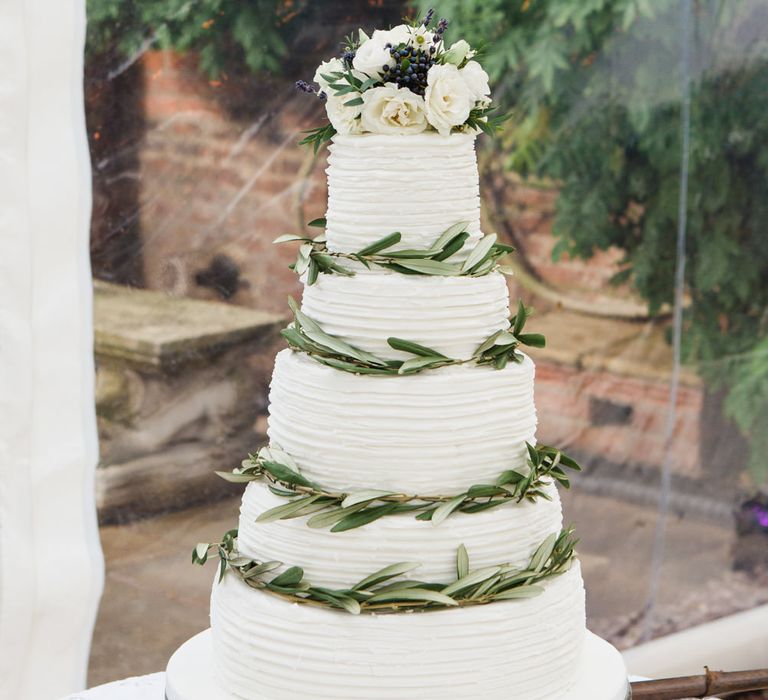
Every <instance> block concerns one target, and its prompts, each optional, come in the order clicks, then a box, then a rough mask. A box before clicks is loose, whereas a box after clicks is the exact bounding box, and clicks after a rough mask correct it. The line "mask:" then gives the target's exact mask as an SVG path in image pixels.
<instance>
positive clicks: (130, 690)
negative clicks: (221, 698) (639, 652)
mask: <svg viewBox="0 0 768 700" xmlns="http://www.w3.org/2000/svg"><path fill="white" fill-rule="evenodd" d="M631 680H640V679H639V678H632V679H631ZM62 700H165V673H153V674H151V675H149V676H138V677H136V678H126V679H125V680H122V681H115V682H114V683H107V684H106V685H100V686H98V687H97V688H91V689H90V690H85V691H83V692H82V693H75V694H74V695H68V696H67V697H66V698H62Z"/></svg>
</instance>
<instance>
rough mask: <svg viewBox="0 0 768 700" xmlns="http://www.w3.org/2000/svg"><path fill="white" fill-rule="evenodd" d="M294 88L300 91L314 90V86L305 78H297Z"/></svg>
mask: <svg viewBox="0 0 768 700" xmlns="http://www.w3.org/2000/svg"><path fill="white" fill-rule="evenodd" d="M296 89H297V90H299V91H300V92H312V93H313V92H316V90H315V88H314V86H312V85H310V84H309V83H308V82H307V81H306V80H297V81H296Z"/></svg>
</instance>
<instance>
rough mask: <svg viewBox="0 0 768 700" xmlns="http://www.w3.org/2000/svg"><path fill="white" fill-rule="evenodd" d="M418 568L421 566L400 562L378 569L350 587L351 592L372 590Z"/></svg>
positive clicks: (416, 563)
mask: <svg viewBox="0 0 768 700" xmlns="http://www.w3.org/2000/svg"><path fill="white" fill-rule="evenodd" d="M419 566H421V564H419V563H418V562H412V561H401V562H399V563H397V564H390V565H389V566H385V567H384V568H383V569H379V570H378V571H377V572H376V573H373V574H371V575H370V576H366V577H365V578H364V579H363V580H362V581H360V582H359V583H357V584H355V585H354V586H353V587H352V590H354V591H359V590H365V589H369V588H373V587H374V586H378V585H379V584H380V583H384V581H389V580H390V579H393V578H395V577H396V576H402V575H403V574H407V573H408V572H409V571H413V570H414V569H417V568H418V567H419Z"/></svg>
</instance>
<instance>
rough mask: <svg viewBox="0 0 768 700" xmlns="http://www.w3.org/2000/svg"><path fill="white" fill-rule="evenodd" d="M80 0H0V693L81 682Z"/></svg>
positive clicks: (97, 577) (84, 582)
mask: <svg viewBox="0 0 768 700" xmlns="http://www.w3.org/2000/svg"><path fill="white" fill-rule="evenodd" d="M84 30H85V0H0V697H2V698H9V699H10V698H18V699H19V700H22V699H23V700H53V699H55V698H58V697H60V696H62V695H65V694H67V693H70V692H74V691H77V690H80V689H81V688H83V687H84V685H85V673H86V665H87V660H88V652H89V647H90V638H91V632H92V628H93V621H94V618H95V613H96V608H97V605H98V600H99V597H100V595H101V589H102V585H103V561H102V556H101V549H100V546H99V541H98V529H97V526H96V516H95V508H94V489H93V479H94V469H95V465H96V460H97V443H96V427H95V416H94V401H93V354H92V320H91V282H90V270H89V263H88V222H89V216H90V172H89V163H88V148H87V141H86V138H85V120H84V109H83V89H82V79H83V77H82V76H83V55H82V54H83V40H84Z"/></svg>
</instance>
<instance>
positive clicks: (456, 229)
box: [429, 221, 469, 254]
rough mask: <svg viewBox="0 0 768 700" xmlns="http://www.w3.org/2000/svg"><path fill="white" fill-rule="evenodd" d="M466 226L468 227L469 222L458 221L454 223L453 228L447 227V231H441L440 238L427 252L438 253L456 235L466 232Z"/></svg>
mask: <svg viewBox="0 0 768 700" xmlns="http://www.w3.org/2000/svg"><path fill="white" fill-rule="evenodd" d="M467 226H469V221H459V222H458V223H455V224H454V225H453V226H449V227H448V228H447V229H445V231H443V233H442V234H441V235H440V237H439V238H438V239H437V240H436V241H435V242H434V243H433V244H432V246H431V248H430V249H429V252H430V253H432V254H434V253H439V252H440V251H441V250H443V249H444V248H445V246H446V245H448V243H449V242H450V241H452V240H453V239H454V238H455V237H456V236H457V235H458V234H460V233H462V232H464V231H466V230H467Z"/></svg>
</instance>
